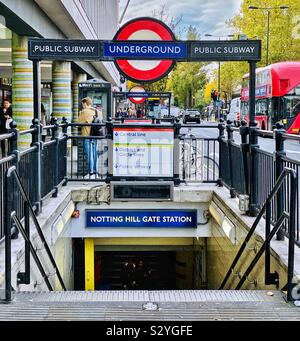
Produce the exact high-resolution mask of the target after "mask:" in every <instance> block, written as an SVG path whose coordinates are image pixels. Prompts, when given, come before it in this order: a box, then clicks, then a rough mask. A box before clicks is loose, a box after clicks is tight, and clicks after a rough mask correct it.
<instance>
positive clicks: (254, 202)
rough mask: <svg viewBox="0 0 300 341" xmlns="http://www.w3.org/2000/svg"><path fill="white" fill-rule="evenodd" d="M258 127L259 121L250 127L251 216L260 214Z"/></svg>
mask: <svg viewBox="0 0 300 341" xmlns="http://www.w3.org/2000/svg"><path fill="white" fill-rule="evenodd" d="M257 131H258V127H257V123H256V122H254V123H253V125H252V126H250V127H249V150H250V179H249V180H250V183H249V191H250V193H249V197H250V198H249V199H250V200H249V201H250V204H249V215H250V216H251V217H256V216H257V214H258V210H259V207H258V196H257V190H258V171H257V170H258V164H257V163H258V158H257V153H256V151H257V149H259V145H258V135H257Z"/></svg>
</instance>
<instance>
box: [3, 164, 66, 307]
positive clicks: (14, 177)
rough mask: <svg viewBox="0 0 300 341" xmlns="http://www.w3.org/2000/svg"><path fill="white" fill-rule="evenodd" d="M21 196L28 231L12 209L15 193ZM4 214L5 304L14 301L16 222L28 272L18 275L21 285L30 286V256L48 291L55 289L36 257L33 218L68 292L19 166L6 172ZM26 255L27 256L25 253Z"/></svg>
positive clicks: (63, 287)
mask: <svg viewBox="0 0 300 341" xmlns="http://www.w3.org/2000/svg"><path fill="white" fill-rule="evenodd" d="M16 191H17V192H19V193H20V196H21V197H22V200H23V203H24V218H25V219H24V220H25V227H23V225H22V223H21V220H20V218H18V216H17V213H16V210H15V209H14V206H13V198H14V194H15V192H16ZM5 197H6V201H5V214H4V230H5V301H7V302H9V301H11V296H12V286H11V270H12V267H11V231H12V223H13V222H14V223H15V225H16V227H17V228H18V230H19V231H20V232H21V234H22V236H23V238H24V240H25V272H19V274H18V282H19V284H29V283H30V254H31V255H32V257H33V258H34V260H35V262H36V264H37V267H38V269H39V271H40V273H41V275H42V277H43V279H44V280H45V283H46V285H47V288H48V289H49V290H50V291H53V287H52V285H51V283H50V280H49V276H50V275H49V274H47V273H46V271H45V269H44V267H43V265H42V263H41V261H40V258H39V257H38V255H37V253H36V249H35V248H34V246H33V244H32V242H31V240H30V224H29V219H30V217H31V218H32V221H33V223H34V226H35V228H36V231H37V233H38V235H39V238H40V239H41V242H42V244H43V247H44V249H45V251H46V254H47V256H48V258H49V260H50V262H51V264H52V266H53V268H54V270H55V274H56V276H57V278H58V280H59V283H60V285H61V288H62V290H66V287H65V284H64V282H63V279H62V276H61V274H60V272H59V269H58V267H57V264H56V262H55V259H54V257H53V255H52V253H51V251H50V248H49V245H48V243H47V241H46V239H45V237H44V234H43V232H42V229H41V227H40V224H39V222H38V220H37V217H36V214H35V210H34V208H33V206H32V204H31V201H30V198H29V196H28V194H27V192H26V189H25V187H24V185H23V183H22V180H21V178H20V177H19V175H18V172H17V168H16V166H11V167H10V168H8V169H7V170H6V172H5ZM26 251H27V252H26Z"/></svg>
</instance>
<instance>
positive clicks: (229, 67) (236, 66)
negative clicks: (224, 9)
mask: <svg viewBox="0 0 300 341" xmlns="http://www.w3.org/2000/svg"><path fill="white" fill-rule="evenodd" d="M249 6H257V7H280V6H289V9H287V10H282V9H272V10H270V34H269V64H273V63H278V62H281V61H289V60H300V37H297V36H296V35H295V32H296V21H295V19H296V16H297V15H298V16H299V15H300V1H299V0H244V1H243V2H242V5H241V9H240V13H239V14H238V15H236V16H235V17H233V18H232V19H231V20H229V21H228V25H229V26H231V27H232V28H234V29H235V32H236V36H237V35H238V34H246V35H247V37H248V39H253V38H254V39H261V40H262V60H261V62H260V63H258V67H261V66H265V65H266V46H267V12H266V11H265V10H261V9H259V10H257V9H256V10H250V9H249V8H248V7H249ZM247 72H248V63H244V62H243V63H240V62H232V63H222V64H221V97H222V98H223V99H226V97H228V98H231V95H232V93H233V92H234V91H235V90H236V89H237V88H238V87H239V85H241V81H242V77H243V75H244V74H245V73H247ZM215 80H217V72H216V74H215Z"/></svg>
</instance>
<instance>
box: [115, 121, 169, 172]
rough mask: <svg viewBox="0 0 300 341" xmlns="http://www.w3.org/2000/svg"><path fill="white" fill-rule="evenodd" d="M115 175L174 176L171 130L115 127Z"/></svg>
mask: <svg viewBox="0 0 300 341" xmlns="http://www.w3.org/2000/svg"><path fill="white" fill-rule="evenodd" d="M113 137H114V144H113V160H114V163H113V167H114V171H113V175H114V176H126V177H127V176H128V177H173V147H174V130H173V129H172V128H151V127H143V128H139V127H128V128H127V127H126V128H114V132H113Z"/></svg>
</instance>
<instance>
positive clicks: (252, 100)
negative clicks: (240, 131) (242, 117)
mask: <svg viewBox="0 0 300 341" xmlns="http://www.w3.org/2000/svg"><path fill="white" fill-rule="evenodd" d="M249 67H250V79H249V122H250V127H253V126H255V86H256V62H249Z"/></svg>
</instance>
